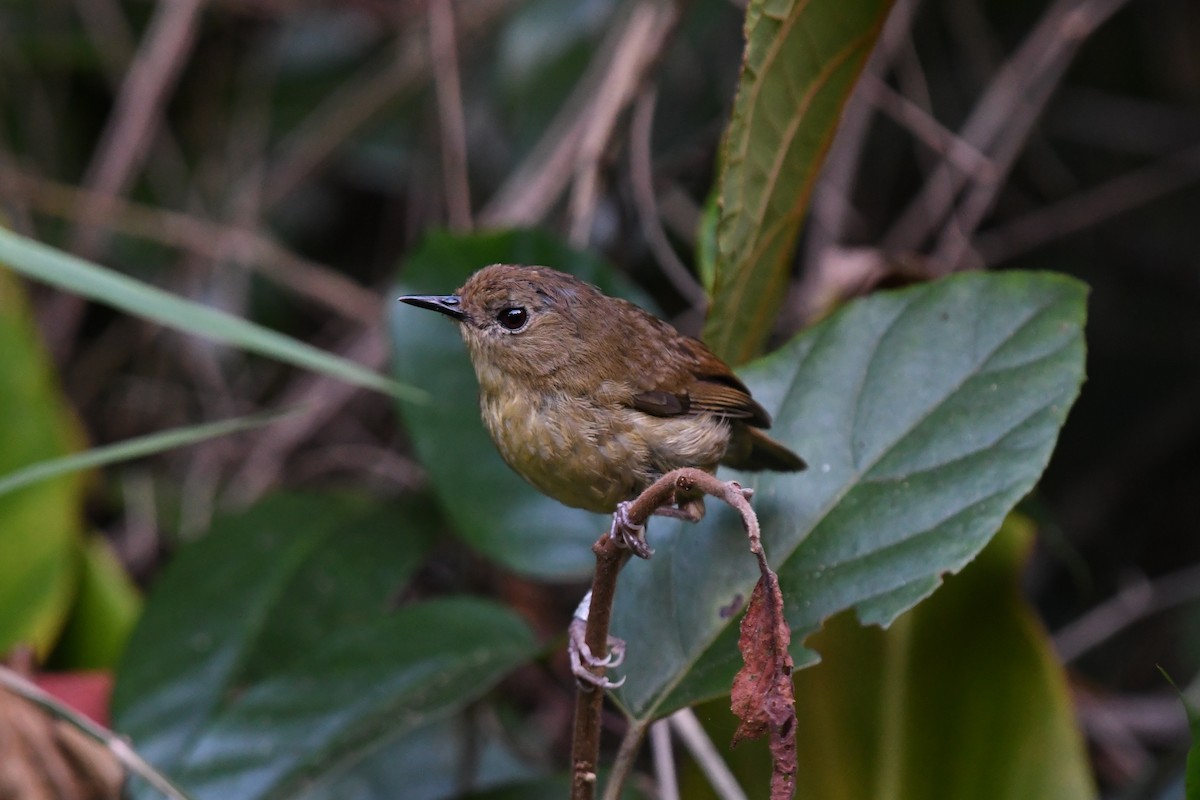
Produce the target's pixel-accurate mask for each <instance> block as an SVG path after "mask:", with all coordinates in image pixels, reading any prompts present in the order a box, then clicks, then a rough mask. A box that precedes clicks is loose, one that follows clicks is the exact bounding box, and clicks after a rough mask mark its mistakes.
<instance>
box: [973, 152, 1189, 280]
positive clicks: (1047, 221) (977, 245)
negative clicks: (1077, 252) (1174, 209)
mask: <svg viewBox="0 0 1200 800" xmlns="http://www.w3.org/2000/svg"><path fill="white" fill-rule="evenodd" d="M1197 181H1200V145H1197V146H1193V147H1189V148H1187V149H1186V150H1184V151H1182V152H1180V153H1175V154H1173V155H1171V156H1169V157H1167V158H1163V159H1161V160H1159V161H1155V162H1154V163H1152V164H1148V165H1147V166H1144V167H1142V168H1140V169H1136V170H1133V171H1132V172H1128V173H1126V174H1124V175H1120V176H1118V177H1116V178H1113V179H1111V180H1109V181H1106V182H1105V183H1102V184H1100V185H1099V186H1096V187H1094V188H1091V189H1088V190H1086V191H1083V192H1080V193H1078V194H1075V195H1072V196H1071V197H1068V198H1065V199H1063V200H1060V201H1059V202H1057V203H1054V204H1053V205H1049V206H1046V207H1044V208H1040V209H1038V210H1036V211H1032V212H1030V213H1029V214H1026V215H1025V216H1022V217H1018V218H1016V219H1014V220H1012V221H1011V222H1007V223H1005V224H1003V225H1000V226H998V227H996V228H992V229H991V230H987V231H984V232H983V233H981V234H980V235H979V236H978V237H976V239H975V242H974V249H975V251H976V252H978V253H979V256H980V258H982V259H983V262H984V263H985V264H987V265H989V266H990V265H994V264H998V263H1000V262H1002V261H1005V260H1007V259H1010V258H1014V257H1016V256H1019V255H1021V254H1022V253H1027V252H1029V251H1030V250H1033V249H1035V248H1037V247H1041V246H1042V245H1044V244H1047V243H1049V242H1052V241H1055V240H1056V239H1060V238H1062V237H1064V236H1069V235H1071V234H1073V233H1078V232H1079V231H1082V230H1086V229H1087V228H1090V227H1093V226H1096V225H1099V224H1100V223H1102V222H1105V221H1107V220H1109V219H1112V218H1113V217H1116V216H1118V215H1120V214H1123V213H1125V212H1127V211H1130V210H1132V209H1134V208H1138V207H1139V206H1143V205H1145V204H1147V203H1150V202H1152V201H1154V200H1157V199H1158V198H1160V197H1162V196H1163V195H1166V194H1169V193H1170V192H1174V191H1178V190H1180V189H1183V188H1185V187H1187V186H1190V185H1192V184H1194V183H1196V182H1197Z"/></svg>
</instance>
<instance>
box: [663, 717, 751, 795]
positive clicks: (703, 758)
mask: <svg viewBox="0 0 1200 800" xmlns="http://www.w3.org/2000/svg"><path fill="white" fill-rule="evenodd" d="M670 722H671V728H672V729H673V730H674V731H675V733H676V734H677V735H678V736H679V741H681V742H683V746H684V747H686V748H687V751H688V753H690V754H691V756H692V758H693V759H694V760H695V762H696V765H697V766H698V767H700V771H701V772H703V773H704V777H706V778H708V784H709V786H711V787H712V790H713V792H714V793H715V794H716V795H717V797H719V798H720V799H721V800H747V798H746V793H745V792H744V791H742V787H741V786H740V785H739V784H738V782H737V778H736V777H735V776H734V774H733V771H732V770H730V769H729V765H728V764H726V763H725V759H723V758H721V754H720V753H718V752H717V747H716V745H714V744H713V741H712V739H710V738H709V736H708V733H707V732H705V730H704V727H703V726H702V725H701V724H700V720H698V719H697V718H696V712H695V711H692V710H691V709H690V708H681V709H680V710H679V711H676V712H675V713H674V714H672V715H671V716H670Z"/></svg>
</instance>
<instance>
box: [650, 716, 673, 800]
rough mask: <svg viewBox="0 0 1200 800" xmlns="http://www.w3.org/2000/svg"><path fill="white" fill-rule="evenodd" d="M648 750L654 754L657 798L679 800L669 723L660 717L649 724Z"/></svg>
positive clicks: (660, 799)
mask: <svg viewBox="0 0 1200 800" xmlns="http://www.w3.org/2000/svg"><path fill="white" fill-rule="evenodd" d="M650 750H651V752H652V753H653V754H654V777H655V778H657V779H658V800H679V778H678V776H677V774H676V769H675V754H674V753H673V752H672V750H671V723H669V722H668V721H667V720H665V719H660V720H658V721H657V722H655V723H653V724H651V725H650Z"/></svg>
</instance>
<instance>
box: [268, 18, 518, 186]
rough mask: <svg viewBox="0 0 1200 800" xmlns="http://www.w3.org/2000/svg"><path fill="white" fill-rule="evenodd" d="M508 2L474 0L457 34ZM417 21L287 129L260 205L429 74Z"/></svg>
mask: <svg viewBox="0 0 1200 800" xmlns="http://www.w3.org/2000/svg"><path fill="white" fill-rule="evenodd" d="M513 5H515V2H514V0H475V2H473V3H472V4H471V13H470V14H466V15H465V16H463V17H462V18H461V24H460V26H459V40H460V41H466V40H469V39H471V38H473V37H476V36H479V35H481V34H482V33H483V32H485V31H487V30H490V29H491V28H492V27H493V25H494V23H495V21H496V18H497V17H498V16H500V15H501V14H503V13H505V12H507V11H508V10H509V9H510V8H512V7H513ZM417 27H418V29H417V30H414V31H413V32H411V33H410V34H408V35H407V36H405V37H404V39H403V40H402V41H399V42H397V43H396V44H395V50H393V51H392V52H390V53H385V54H384V55H383V56H382V57H381V58H380V59H379V60H377V61H375V62H373V63H371V64H369V65H368V66H366V67H364V68H363V69H362V70H360V71H359V73H358V74H356V75H352V76H351V77H350V78H348V79H347V80H346V82H345V83H344V84H342V86H341V87H339V88H338V89H337V90H335V91H334V92H333V93H332V94H330V95H329V97H328V98H327V99H326V100H325V102H323V103H322V104H321V105H319V106H318V107H317V108H315V109H314V110H313V111H312V112H311V113H310V114H309V115H308V117H307V118H305V120H304V121H303V122H301V123H300V125H299V126H297V128H296V129H295V130H294V131H293V132H292V133H291V134H289V135H288V137H287V138H286V139H285V140H284V141H283V143H282V144H281V145H280V146H279V154H278V155H277V156H276V157H275V163H274V165H273V166H272V167H271V170H270V173H269V175H268V176H267V180H266V191H265V193H264V199H263V204H264V206H265V207H267V208H270V207H272V206H274V205H275V204H276V203H277V202H279V201H280V200H282V199H283V198H285V197H287V196H288V195H289V194H290V193H291V192H292V190H293V189H295V188H296V186H298V185H299V184H300V183H301V182H302V181H303V180H304V179H305V178H307V177H308V176H309V175H310V174H311V173H312V172H313V171H315V170H316V169H317V168H318V167H319V166H321V165H322V164H323V163H325V161H326V160H328V159H329V158H330V157H331V156H332V155H333V154H334V153H335V152H336V151H337V149H338V148H339V147H341V146H342V144H344V143H345V142H346V140H347V139H349V138H350V136H351V135H352V134H353V133H354V132H355V131H357V130H359V129H360V128H362V127H363V126H364V125H366V124H367V123H368V122H369V121H370V120H372V119H373V118H374V117H375V115H376V114H378V113H379V112H380V111H382V110H383V109H384V108H386V107H387V106H388V105H389V104H390V103H393V102H395V101H396V100H397V99H398V98H399V97H401V96H402V95H403V94H404V93H405V92H408V91H410V90H412V89H414V88H415V87H416V86H417V85H418V84H419V83H421V82H422V81H424V80H426V79H427V78H428V77H429V71H430V69H431V68H432V63H431V60H430V59H429V57H428V53H427V47H426V41H427V39H428V34H427V31H425V30H423V29H420V26H417Z"/></svg>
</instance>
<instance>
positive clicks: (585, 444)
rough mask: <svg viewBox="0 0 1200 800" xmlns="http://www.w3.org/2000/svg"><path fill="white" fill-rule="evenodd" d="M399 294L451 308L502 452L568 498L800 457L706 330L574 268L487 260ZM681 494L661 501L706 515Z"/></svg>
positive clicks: (616, 506) (796, 464)
mask: <svg viewBox="0 0 1200 800" xmlns="http://www.w3.org/2000/svg"><path fill="white" fill-rule="evenodd" d="M400 300H402V301H403V302H405V303H409V304H411V305H414V306H419V307H421V308H428V309H432V310H434V311H438V312H440V313H442V314H445V315H447V316H449V317H451V318H452V319H455V320H457V321H458V322H459V330H460V331H461V332H462V336H463V339H464V340H465V341H466V344H467V350H468V351H469V352H470V355H471V363H472V364H473V365H474V367H475V375H476V377H477V378H478V379H479V400H480V408H481V411H482V414H483V421H484V424H485V425H486V426H487V429H488V432H489V433H490V434H491V436H492V440H493V441H494V442H495V443H496V447H497V449H499V451H500V455H501V456H502V457H503V458H504V460H505V461H506V462H507V463H508V465H509V466H510V467H512V468H513V469H514V470H515V471H516V472H517V473H518V474H519V475H521V477H523V478H525V480H527V481H529V482H530V483H531V484H533V485H534V486H535V487H537V488H538V489H539V490H540V491H542V492H543V493H545V494H547V495H549V496H550V497H553V498H554V499H556V500H558V501H560V502H562V503H565V504H566V505H569V506H574V507H576V508H583V509H587V510H588V511H596V512H604V513H611V512H617V511H619V510H621V507H622V504H623V503H624V502H625V501H628V500H631V499H632V498H634V497H636V496H637V495H638V494H639V493H640V492H641V491H642V490H644V489H645V488H646V487H647V486H649V485H650V484H651V483H653V482H654V481H655V480H656V479H657V478H658V477H660V476H661V475H663V474H664V473H666V472H669V471H670V470H672V469H676V468H678V467H698V468H700V469H702V470H705V471H707V472H715V471H716V468H717V464H718V463H722V464H727V465H729V466H731V467H734V468H735V469H742V470H764V469H768V470H776V471H782V472H793V471H798V470H802V469H804V468H805V463H804V460H803V459H801V458H800V457H799V456H797V455H796V454H795V453H793V452H792V451H790V450H788V449H787V448H786V447H784V446H783V445H781V444H779V443H778V442H776V441H774V440H773V439H771V438H769V437H768V436H767V435H766V434H764V433H763V432H762V431H761V430H760V429H762V428H767V427H770V424H771V418H770V416H769V415H768V414H767V412H766V411H765V410H764V409H763V407H762V406H760V405H759V404H758V403H757V402H755V401H754V399H753V398H752V397H751V396H750V391H749V389H747V388H746V386H745V384H743V383H742V382H741V381H740V380H739V379H738V378H737V376H736V375H734V374H733V371H732V370H731V369H730V368H729V367H728V365H726V364H725V362H723V361H721V359H719V358H717V357H716V356H715V355H713V353H712V351H711V350H709V349H708V348H707V347H705V346H704V344H703V343H702V342H700V341H699V340H697V339H693V338H691V337H688V336H683V335H682V334H680V333H679V332H678V331H676V330H675V329H674V328H673V327H671V326H670V325H668V324H667V323H666V322H663V321H662V320H660V319H657V318H655V317H654V316H652V315H650V314H648V313H647V312H645V311H643V310H642V309H640V308H638V307H637V306H635V305H633V304H632V303H629V302H627V301H625V300H620V299H617V298H613V297H608V296H607V295H605V294H603V293H601V292H600V290H599V289H597V288H596V287H595V286H592V285H591V284H589V283H585V282H583V281H581V280H579V279H577V278H574V277H572V276H570V275H567V274H565V273H562V272H559V271H557V270H553V269H549V268H546V267H523V266H514V265H510V264H495V265H493V266H490V267H485V268H484V269H481V270H479V271H478V272H476V273H475V274H474V275H472V276H471V278H470V279H469V280H468V281H467V282H466V284H464V285H463V287H462V288H461V289H459V290H458V293H457V294H453V295H446V296H409V297H401V298H400ZM677 499H678V501H679V502H678V507H675V508H667V509H662V510H660V513H665V514H667V515H670V516H677V517H682V518H684V519H689V520H698V519H700V517H702V516H703V514H704V501H703V497H692V498H677ZM634 546H635V549H637V547H636V544H635V545H634Z"/></svg>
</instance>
